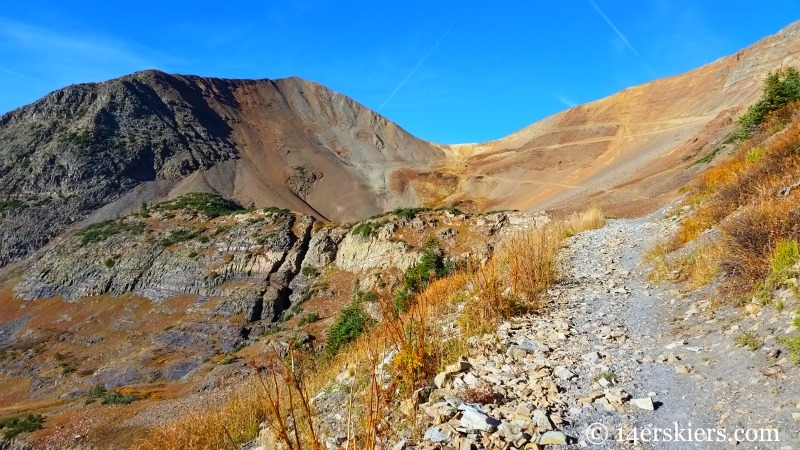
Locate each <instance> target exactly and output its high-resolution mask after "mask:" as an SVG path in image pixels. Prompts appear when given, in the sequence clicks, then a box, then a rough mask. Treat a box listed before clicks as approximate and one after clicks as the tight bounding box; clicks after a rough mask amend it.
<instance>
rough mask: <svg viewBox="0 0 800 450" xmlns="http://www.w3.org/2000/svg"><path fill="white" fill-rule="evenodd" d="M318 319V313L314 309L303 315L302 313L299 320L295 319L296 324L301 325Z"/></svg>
mask: <svg viewBox="0 0 800 450" xmlns="http://www.w3.org/2000/svg"><path fill="white" fill-rule="evenodd" d="M319 319H320V317H319V313H317V312H316V311H311V312H307V313H305V315H303V317H301V318H300V320H298V321H297V325H298V326H301V327H302V326H303V325H307V324H309V323H314V322H316V321H318V320H319Z"/></svg>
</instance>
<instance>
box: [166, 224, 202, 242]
mask: <svg viewBox="0 0 800 450" xmlns="http://www.w3.org/2000/svg"><path fill="white" fill-rule="evenodd" d="M205 232H206V229H205V228H203V227H201V228H195V229H187V228H173V229H172V230H170V232H169V235H168V236H167V237H165V238H162V239H161V240H160V241H158V242H159V244H161V246H162V247H169V246H170V245H174V244H178V243H180V242H186V241H190V240H192V239H195V238H200V237H201V236H202V235H203V233H205Z"/></svg>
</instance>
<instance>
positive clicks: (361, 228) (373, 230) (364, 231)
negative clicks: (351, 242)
mask: <svg viewBox="0 0 800 450" xmlns="http://www.w3.org/2000/svg"><path fill="white" fill-rule="evenodd" d="M381 225H382V224H381V223H377V222H361V223H359V224H358V225H356V226H355V227H353V231H351V233H352V234H353V235H354V236H361V237H362V238H364V239H369V238H371V237H373V236H375V235H377V234H378V228H380V227H381Z"/></svg>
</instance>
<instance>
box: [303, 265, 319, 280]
mask: <svg viewBox="0 0 800 450" xmlns="http://www.w3.org/2000/svg"><path fill="white" fill-rule="evenodd" d="M301 272H302V273H303V276H304V277H306V278H315V277H317V276H318V275H319V270H317V268H316V267H313V266H303V269H302V270H301Z"/></svg>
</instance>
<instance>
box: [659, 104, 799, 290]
mask: <svg viewBox="0 0 800 450" xmlns="http://www.w3.org/2000/svg"><path fill="white" fill-rule="evenodd" d="M798 182H800V103H792V104H790V105H788V106H786V107H785V108H783V109H781V110H779V111H775V112H773V113H771V114H770V115H769V116H768V117H767V120H766V122H765V123H764V124H763V125H762V126H761V128H759V130H758V131H757V132H755V133H753V135H752V137H751V138H750V139H748V140H747V141H744V142H742V143H740V144H739V148H738V149H737V152H736V153H735V154H734V155H733V156H732V157H731V158H729V159H728V160H726V161H724V162H723V163H721V164H720V165H718V166H716V167H713V168H709V169H707V170H705V171H703V172H702V173H700V174H699V175H698V177H697V179H696V181H695V182H694V184H693V185H692V188H691V194H690V196H689V198H688V200H687V201H686V204H689V205H693V206H695V208H694V210H693V211H692V212H691V213H690V214H689V215H688V216H687V217H686V218H685V219H684V220H683V221H682V222H681V224H680V228H679V230H678V232H677V233H676V234H675V236H673V237H672V238H671V239H669V240H668V241H667V242H665V243H663V244H661V245H659V246H657V247H655V248H654V249H652V250H651V251H650V252H649V253H648V255H647V256H648V261H649V262H650V263H651V264H653V267H654V268H653V271H652V272H651V274H650V277H651V279H656V280H657V279H662V278H668V277H669V275H670V274H673V273H676V272H677V273H678V279H681V280H687V281H689V282H690V284H691V285H692V286H693V287H696V286H699V285H702V284H706V283H708V282H709V281H710V280H711V279H713V277H714V276H715V275H716V274H717V273H721V274H724V275H725V276H726V280H728V282H729V283H731V285H734V284H735V285H747V286H750V287H751V289H752V288H753V287H755V286H758V285H760V284H762V283H763V282H764V280H765V277H767V276H768V275H769V273H770V255H772V254H773V252H774V251H775V248H776V245H778V243H779V242H781V241H787V240H798V238H800V188H794V189H792V190H790V191H789V192H788V193H787V192H786V191H785V188H786V187H789V186H792V185H794V184H795V183H798ZM712 227H718V228H719V229H720V231H721V233H720V236H721V238H720V239H718V240H717V241H716V242H710V241H709V242H703V243H700V244H699V245H697V248H696V251H695V252H694V253H692V254H691V255H689V256H678V257H674V256H671V254H672V253H673V252H675V251H676V250H677V249H679V248H681V247H683V246H684V245H685V244H686V243H688V242H691V241H694V240H696V239H697V238H698V236H700V235H701V233H703V232H704V231H706V230H708V229H711V228H712Z"/></svg>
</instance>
